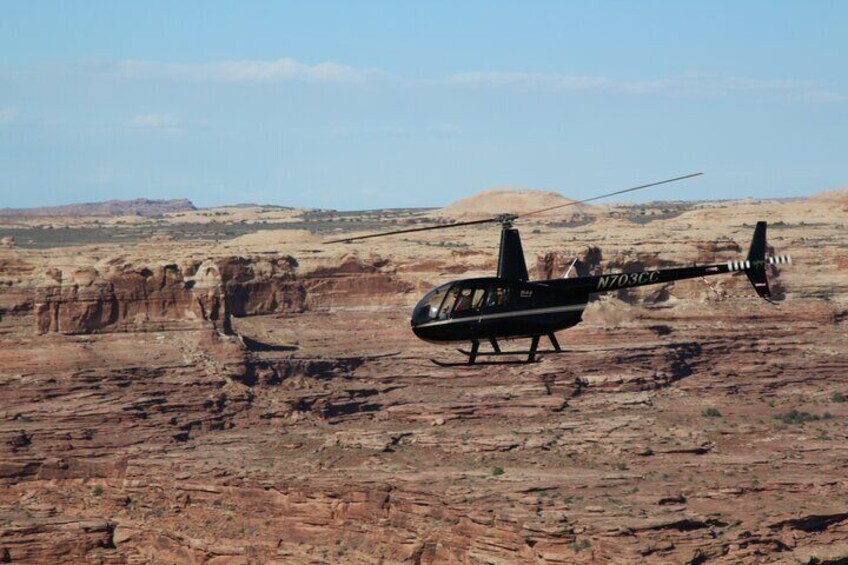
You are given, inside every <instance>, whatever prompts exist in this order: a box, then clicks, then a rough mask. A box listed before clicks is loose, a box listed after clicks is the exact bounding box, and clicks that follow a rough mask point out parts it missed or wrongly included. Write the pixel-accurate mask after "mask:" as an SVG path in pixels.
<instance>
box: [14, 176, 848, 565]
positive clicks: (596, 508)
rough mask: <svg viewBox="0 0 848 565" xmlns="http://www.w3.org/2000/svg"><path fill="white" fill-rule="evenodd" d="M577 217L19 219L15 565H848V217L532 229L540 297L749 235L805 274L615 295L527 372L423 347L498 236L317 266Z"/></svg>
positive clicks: (829, 204)
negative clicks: (441, 297) (391, 233)
mask: <svg viewBox="0 0 848 565" xmlns="http://www.w3.org/2000/svg"><path fill="white" fill-rule="evenodd" d="M565 201H566V200H565V199H564V198H563V197H562V196H560V195H558V194H556V193H545V192H538V191H516V190H499V191H490V192H486V193H482V194H479V195H477V196H474V197H471V198H468V199H465V200H460V201H457V202H455V203H453V204H451V205H449V206H447V207H445V208H441V209H389V210H366V211H358V212H339V211H334V210H322V209H309V210H305V209H297V208H287V207H280V206H262V205H238V206H228V207H219V208H206V209H197V208H195V206H194V205H192V204H191V202H188V201H186V200H176V201H167V202H163V201H133V202H129V203H127V202H124V203H115V202H113V203H105V204H103V203H100V204H91V205H81V206H71V207H62V208H55V209H49V210H22V211H16V210H9V209H6V210H3V211H2V215H0V237H2V246H0V398H2V402H0V563H100V564H134V565H141V564H161V563H173V564H204V565H224V564H229V565H235V564H248V563H250V564H259V563H278V564H311V563H383V564H387V565H388V564H392V563H416V564H432V563H469V564H471V563H475V564H476V563H479V564H483V563H490V564H508V563H546V564H554V563H596V562H607V563H687V564H701V563H746V564H753V563H775V562H779V563H799V564H810V565H812V564H814V563H815V564H825V563H829V564H836V563H848V478H846V473H845V470H846V465H848V441H846V440H848V346H846V338H848V255H846V253H845V249H846V248H848V232H846V229H845V223H846V221H847V220H848V191H846V190H841V191H834V192H826V193H821V194H818V195H816V196H812V197H809V198H792V199H775V200H750V199H748V200H731V201H712V202H711V201H698V202H689V201H675V202H653V203H647V204H597V205H580V206H575V207H570V208H565V209H563V210H559V211H557V212H551V213H550V214H545V215H539V216H538V217H535V216H534V217H532V218H528V219H527V220H526V221H522V222H520V223H518V224H517V227H519V228H520V229H521V235H522V240H523V243H524V250H525V255H526V260H527V265H528V267H529V268H530V270H531V278H534V279H535V278H553V277H561V276H563V274H564V272H565V270H566V269H567V268H568V266H569V265H570V264H571V263H572V261H573V260H574V259H577V262H576V264H575V267H576V271H577V272H578V273H579V274H584V275H585V274H597V273H601V272H634V271H640V270H643V269H649V268H663V267H671V266H685V265H691V264H693V263H697V264H704V263H710V262H723V261H730V260H736V259H742V258H744V254H745V253H746V252H747V248H748V244H749V242H750V238H751V234H752V232H753V226H754V225H755V224H756V222H757V221H758V220H767V221H768V222H769V233H768V242H769V245H770V246H771V247H772V248H773V250H774V253H775V254H789V255H791V256H792V258H793V261H794V264H792V265H788V266H785V267H781V269H780V270H777V269H772V270H771V272H770V278H771V284H772V289H773V291H774V292H775V293H776V295H777V299H776V300H775V302H774V303H769V302H766V301H763V300H760V299H759V298H756V295H755V293H754V292H753V290H752V289H751V287H750V284H749V283H748V281H747V279H746V278H745V275H744V274H743V273H737V274H735V275H734V276H724V277H713V278H711V279H710V280H709V281H704V280H700V279H694V280H689V281H680V282H677V283H674V284H667V285H661V286H650V287H646V288H644V289H639V290H633V289H631V290H622V291H617V293H613V294H610V295H605V296H603V297H600V298H599V299H597V300H594V301H593V302H591V303H590V305H589V307H588V309H587V311H586V315H585V318H584V321H583V323H582V324H580V325H579V326H577V327H576V328H573V329H571V330H568V331H565V332H561V333H560V334H559V335H558V338H559V341H560V343H561V344H562V346H563V348H564V349H565V350H566V353H565V354H563V355H558V356H554V355H548V356H545V357H544V359H543V360H542V361H541V362H540V363H536V364H532V365H509V366H476V367H460V368H440V367H437V366H435V365H434V364H432V363H431V362H430V359H431V358H436V359H454V358H456V357H457V356H458V353H456V352H455V351H453V349H452V348H451V347H447V346H437V345H432V344H427V343H424V342H421V341H419V340H417V339H416V338H415V337H414V335H413V334H412V332H411V331H410V326H409V317H410V314H411V309H412V307H413V305H414V304H415V303H416V302H417V301H418V299H419V298H420V297H421V296H422V295H423V294H424V293H425V292H426V291H427V290H429V289H430V288H432V287H433V286H435V285H437V284H441V283H444V282H447V281H450V280H453V279H457V278H463V277H472V276H488V275H492V274H494V272H495V270H496V263H497V246H498V239H499V233H498V230H497V227H487V226H480V227H468V228H461V229H458V230H456V231H455V232H422V233H412V234H405V235H401V236H398V237H394V238H383V239H376V240H366V241H362V242H359V243H353V244H332V245H325V244H323V242H324V241H325V240H328V239H331V238H333V237H339V236H345V235H349V234H350V235H352V234H359V233H367V232H371V231H381V230H386V231H388V230H390V229H403V228H404V227H415V226H418V225H429V224H431V223H450V222H454V221H461V220H466V219H474V218H478V217H480V215H481V214H482V215H484V216H485V215H490V214H492V213H496V212H512V213H521V212H524V211H529V210H534V209H538V208H544V207H547V206H550V205H556V204H558V203H561V202H565ZM572 276H573V275H572ZM521 346H522V347H526V345H525V344H523V343H522V345H521ZM512 347H514V348H515V347H519V345H518V344H517V343H516V344H512ZM456 360H458V359H456Z"/></svg>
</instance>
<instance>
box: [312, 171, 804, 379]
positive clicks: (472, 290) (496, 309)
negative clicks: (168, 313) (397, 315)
mask: <svg viewBox="0 0 848 565" xmlns="http://www.w3.org/2000/svg"><path fill="white" fill-rule="evenodd" d="M702 174H703V173H692V174H688V175H684V176H680V177H675V178H671V179H667V180H663V181H659V182H653V183H649V184H644V185H639V186H635V187H632V188H628V189H625V190H619V191H616V192H611V193H608V194H603V195H600V196H595V197H592V198H587V199H585V200H578V201H571V202H568V203H565V204H560V205H557V206H551V207H549V208H543V209H541V210H535V211H532V212H527V213H524V214H501V215H498V216H495V217H492V218H486V219H482V220H473V221H466V222H455V223H452V224H442V225H437V226H426V227H417V228H410V229H404V230H396V231H390V232H382V233H375V234H369V235H363V236H357V237H349V238H343V239H335V240H331V241H326V242H325V243H326V244H330V243H347V242H352V241H359V240H363V239H370V238H374V237H384V236H390V235H397V234H402V233H411V232H419V231H428V230H435V229H446V228H456V227H460V226H470V225H476V224H487V223H494V224H500V226H501V235H500V249H499V253H498V268H497V274H496V276H493V277H478V278H469V279H461V280H455V281H451V282H447V283H444V284H441V285H439V286H437V287H435V288H433V289H432V290H430V291H429V292H427V293H426V294H425V295H424V297H423V298H421V300H419V302H418V303H417V304H416V306H415V308H413V310H412V319H411V320H410V324H411V327H412V331H413V333H414V334H415V335H416V336H417V337H418V338H419V339H422V340H424V341H427V342H432V343H440V344H443V343H451V342H457V341H460V342H462V341H467V342H470V344H471V346H470V348H469V349H459V350H458V351H459V352H460V353H461V354H463V355H464V356H465V357H466V360H465V361H464V362H444V361H438V360H436V359H431V361H432V362H433V363H435V364H437V365H439V366H443V367H447V366H467V365H476V364H488V365H491V364H507V363H519V364H526V363H534V362H536V361H537V360H539V356H541V355H542V354H551V353H554V354H558V353H563V352H564V350H563V349H562V347H561V346H560V344H559V341H558V340H557V338H556V332H558V331H560V330H564V329H568V328H571V327H574V326H576V325H577V324H579V323H580V322H581V321H582V318H583V312H584V310H585V309H586V305H587V304H588V302H589V299H590V298H591V297H592V296H593V295H598V294H603V293H607V292H613V291H618V290H622V289H626V288H634V287H639V286H647V285H653V284H663V283H668V282H672V281H678V280H684V279H691V278H697V277H707V276H713V275H722V274H727V273H735V272H739V271H742V272H744V273H745V274H746V275H747V277H748V279H749V281H750V282H751V284H752V285H753V287H754V290H755V291H756V293H757V295H758V296H759V297H761V298H763V299H766V300H770V297H771V291H770V289H769V283H768V278H767V276H766V266H767V265H784V264H788V263H791V261H792V259H791V257H789V256H768V257H767V256H766V254H767V246H766V229H767V223H766V222H765V221H759V222H757V225H756V227H755V228H754V234H753V238H752V240H751V245H750V248H749V250H748V255H747V257H746V258H745V259H744V260H738V261H729V262H726V263H718V264H713V265H703V266H691V267H679V268H670V269H656V270H643V271H639V272H629V273H608V274H602V275H593V276H583V277H575V278H565V277H564V278H561V279H549V280H536V281H531V280H530V277H529V275H528V272H527V264H526V263H525V260H524V251H523V248H522V246H521V237H520V235H519V232H518V229H517V228H516V227H514V225H513V224H514V222H515V221H516V220H519V219H521V218H525V217H527V216H531V215H535V214H539V213H542V212H547V211H550V210H554V209H558V208H563V207H566V206H574V205H577V204H582V203H585V202H591V201H594V200H599V199H601V198H608V197H610V196H615V195H618V194H624V193H627V192H633V191H636V190H642V189H644V188H648V187H652V186H657V185H661V184H666V183H671V182H676V181H681V180H684V179H690V178H693V177H697V176H700V175H702ZM573 265H574V263H572V267H573ZM570 270H571V269H570V268H569V271H570ZM568 274H569V273H568V272H567V273H566V277H567V276H568ZM542 337H546V338H547V339H548V341H549V342H550V344H551V349H545V350H540V349H539V343H540V340H541V338H542ZM519 338H525V339H526V338H529V339H530V346H529V349H527V350H520V351H515V350H504V349H502V348H501V344H500V342H499V340H504V339H510V340H511V339H519ZM483 342H488V343H489V344H490V345H491V351H483V350H481V349H480V345H481V343H483ZM516 355H520V356H525V355H526V358H525V359H523V360H502V361H498V360H491V361H478V359H479V358H481V357H483V358H492V359H496V358H499V357H504V356H516Z"/></svg>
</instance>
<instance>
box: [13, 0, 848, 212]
mask: <svg viewBox="0 0 848 565" xmlns="http://www.w3.org/2000/svg"><path fill="white" fill-rule="evenodd" d="M0 11H2V14H3V17H2V18H0V207H6V206H13V207H24V206H40V205H51V204H63V203H70V202H81V201H95V200H103V199H110V198H136V197H147V198H175V197H188V198H191V199H192V200H193V201H194V202H195V203H196V204H198V205H201V206H213V205H220V204H226V203H238V202H261V203H273V204H280V205H290V206H304V207H327V208H339V209H358V208H378V207H402V206H440V205H443V204H446V203H448V202H451V201H453V200H456V199H458V198H461V197H464V196H468V195H471V194H474V193H477V192H479V191H481V190H485V189H488V188H493V187H525V188H536V189H544V190H556V191H558V192H560V193H562V194H564V195H566V196H569V197H589V196H592V195H594V194H597V193H599V192H606V191H612V190H617V189H621V188H626V187H628V186H631V185H635V184H640V183H643V182H650V181H654V180H660V179H663V178H668V177H673V176H678V175H682V174H686V173H689V172H694V171H703V172H704V173H705V176H704V177H701V178H699V179H695V180H693V181H688V182H686V183H685V184H678V185H669V186H665V187H659V188H657V189H652V190H651V191H647V192H644V193H641V194H638V195H634V196H633V199H639V200H645V199H702V198H737V197H745V196H753V197H777V196H798V195H806V194H811V193H815V192H818V191H821V190H827V189H833V188H839V187H844V186H846V185H848V159H846V158H845V149H844V148H845V147H848V70H846V69H848V65H846V64H845V57H846V54H848V39H846V34H845V33H844V23H845V22H846V21H848V3H845V2H800V1H799V2H778V1H770V2H757V1H753V0H751V1H747V2H729V1H728V2H701V3H695V2H671V1H666V2H648V1H644V2H564V1H563V2H542V1H538V2H416V3H412V2H396V1H395V2H367V1H363V2H292V3H285V2H238V3H236V2H215V1H205V2H200V1H198V2H191V1H183V2H154V1H145V2H135V3H130V2H95V1H88V2H58V1H57V2H37V1H32V2H23V1H6V2H3V3H2V4H0Z"/></svg>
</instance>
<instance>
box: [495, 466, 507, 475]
mask: <svg viewBox="0 0 848 565" xmlns="http://www.w3.org/2000/svg"><path fill="white" fill-rule="evenodd" d="M505 472H506V471H504V470H503V467H492V476H493V477H500V476H501V475H503V474H504V473H505Z"/></svg>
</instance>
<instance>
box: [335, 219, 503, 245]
mask: <svg viewBox="0 0 848 565" xmlns="http://www.w3.org/2000/svg"><path fill="white" fill-rule="evenodd" d="M499 220H500V217H496V218H486V219H485V220H473V221H470V222H457V223H455V224H442V225H438V226H425V227H423V228H409V229H406V230H395V231H385V232H380V233H371V234H368V235H359V236H355V237H345V238H343V239H331V240H330V241H325V242H324V244H325V245H326V244H328V243H347V242H349V241H359V240H360V239H371V238H373V237H383V236H386V235H397V234H399V233H413V232H417V231H430V230H441V229H445V228H458V227H460V226H474V225H477V224H488V223H491V222H497V221H499Z"/></svg>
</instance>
